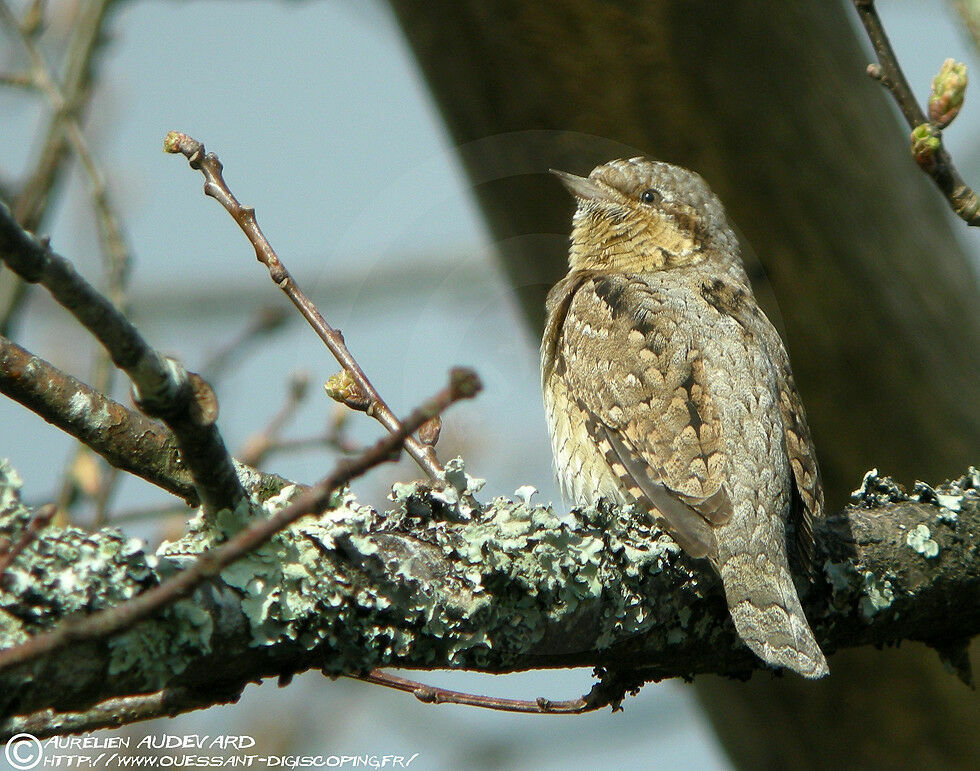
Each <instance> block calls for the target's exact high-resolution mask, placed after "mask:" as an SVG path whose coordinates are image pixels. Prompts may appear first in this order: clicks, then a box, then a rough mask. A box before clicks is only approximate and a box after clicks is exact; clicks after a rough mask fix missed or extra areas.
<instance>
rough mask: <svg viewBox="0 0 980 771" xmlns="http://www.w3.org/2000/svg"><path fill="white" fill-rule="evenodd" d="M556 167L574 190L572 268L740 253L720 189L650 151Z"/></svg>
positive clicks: (637, 267) (651, 264)
mask: <svg viewBox="0 0 980 771" xmlns="http://www.w3.org/2000/svg"><path fill="white" fill-rule="evenodd" d="M552 173H553V174H555V175H556V176H557V177H558V178H559V179H560V180H561V181H562V183H563V184H564V185H565V187H567V188H568V190H569V191H570V192H571V193H572V195H574V196H575V199H576V200H577V202H578V208H577V209H576V211H575V217H574V218H573V220H572V247H571V251H570V253H569V267H570V268H571V269H572V270H596V271H615V272H624V273H642V272H649V271H655V270H664V269H668V268H674V267H681V266H684V265H691V264H695V263H698V262H701V261H702V260H704V259H706V257H708V256H710V254H717V253H719V252H721V253H723V254H724V253H727V254H738V241H737V239H736V238H735V234H734V233H733V232H732V229H731V227H730V226H729V225H728V221H727V219H726V218H725V211H724V209H723V208H722V205H721V202H720V201H719V200H718V198H717V196H715V194H714V193H712V192H711V190H710V189H709V188H708V186H707V184H705V181H704V180H703V179H701V177H700V176H699V175H697V174H695V173H694V172H692V171H688V170H687V169H682V168H680V167H679V166H673V165H671V164H669V163H662V162H660V161H651V160H648V159H646V158H630V159H629V160H616V161H610V162H609V163H606V164H603V165H602V166H597V167H596V168H595V169H593V170H592V173H591V174H590V175H589V176H588V177H578V176H576V175H574V174H568V173H566V172H564V171H554V170H552Z"/></svg>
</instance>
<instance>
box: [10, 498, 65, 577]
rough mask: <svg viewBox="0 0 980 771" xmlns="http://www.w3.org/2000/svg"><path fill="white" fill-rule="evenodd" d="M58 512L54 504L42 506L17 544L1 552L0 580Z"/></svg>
mask: <svg viewBox="0 0 980 771" xmlns="http://www.w3.org/2000/svg"><path fill="white" fill-rule="evenodd" d="M56 511H57V509H56V508H55V507H54V505H53V504H50V503H49V504H47V505H45V506H41V508H39V509H38V510H37V511H36V512H34V516H33V517H31V521H30V522H29V523H28V525H27V527H26V528H25V530H24V532H23V533H22V534H21V536H20V538H19V539H18V540H17V542H16V543H15V544H13V545H11V546H8V547H7V548H6V549H3V550H0V578H2V577H3V574H4V573H6V572H7V568H9V567H10V565H11V563H13V561H14V560H15V559H17V555H18V554H20V553H21V552H22V551H24V549H26V548H27V547H28V546H29V545H30V543H31V541H33V540H34V539H35V538H36V537H37V534H38V533H39V532H41V529H42V528H44V527H45V526H46V525H47V524H48V523H49V522H50V521H51V518H52V517H53V516H54V515H55V512H56Z"/></svg>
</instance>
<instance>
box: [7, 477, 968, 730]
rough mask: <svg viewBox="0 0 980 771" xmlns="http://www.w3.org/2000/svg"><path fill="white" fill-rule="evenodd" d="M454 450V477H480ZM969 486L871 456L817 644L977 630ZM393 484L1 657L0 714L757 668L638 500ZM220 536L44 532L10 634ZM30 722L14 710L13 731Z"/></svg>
mask: <svg viewBox="0 0 980 771" xmlns="http://www.w3.org/2000/svg"><path fill="white" fill-rule="evenodd" d="M450 465H451V466H452V468H453V470H454V471H455V472H457V473H455V474H451V475H450V477H451V478H453V479H457V480H460V479H467V478H466V477H465V474H464V473H462V469H461V468H460V467H459V464H458V463H457V462H453V464H450ZM0 476H3V475H2V474H0ZM6 476H7V482H6V484H5V485H0V502H2V501H4V500H6V501H8V503H7V504H5V505H2V506H0V508H2V509H5V513H4V514H3V516H2V519H0V526H2V528H3V530H4V531H10V532H19V531H20V530H21V529H23V527H25V526H26V523H27V522H28V521H29V518H30V512H28V511H26V510H25V509H23V508H22V507H20V506H19V505H18V504H17V503H16V501H15V499H14V496H13V493H12V492H11V491H12V488H13V485H12V484H11V480H10V478H9V477H10V474H9V471H8V472H7V474H6ZM978 484H980V475H978V474H977V472H976V471H975V470H971V473H970V475H968V476H966V477H964V478H962V479H960V480H958V481H957V482H955V483H952V484H950V485H947V486H944V487H941V488H937V489H936V490H933V489H932V488H928V487H926V486H920V487H919V488H917V490H916V491H915V494H914V495H913V496H908V495H905V494H904V493H902V492H901V491H900V490H899V488H897V487H896V486H895V485H894V484H893V483H892V482H891V481H890V480H888V479H883V478H879V477H877V476H875V475H872V474H869V475H868V477H867V478H866V480H865V483H864V485H863V486H862V490H861V491H860V493H859V495H858V498H857V501H856V503H855V504H854V505H852V506H850V507H849V508H848V509H847V510H845V511H844V512H842V513H841V514H840V515H837V516H835V517H832V518H830V519H829V520H827V521H826V522H823V523H820V524H819V526H818V527H817V528H816V533H817V539H818V541H817V543H818V548H817V564H818V565H819V566H820V568H819V570H818V575H817V578H816V581H815V583H814V584H813V585H812V586H810V587H809V591H808V592H807V596H806V603H805V604H806V610H807V615H808V618H809V619H810V621H811V623H812V626H813V628H814V631H815V633H816V635H817V638H818V640H819V641H820V643H821V645H822V646H823V647H824V650H825V651H827V652H828V653H832V652H833V651H835V650H837V649H839V648H843V647H849V646H855V645H869V644H875V645H882V644H895V643H897V642H899V641H901V640H906V639H911V640H922V641H925V642H927V643H929V644H932V645H935V646H937V647H939V648H941V649H942V650H944V651H949V650H955V649H956V646H957V645H958V644H960V643H961V642H962V641H963V640H965V639H967V638H969V637H970V636H972V635H974V634H977V633H978V632H980V579H978V575H980V550H978V549H977V548H976V543H975V534H976V533H977V532H980V505H978V503H980V498H978V494H977V487H978ZM470 486H471V480H468V479H467V481H466V482H465V484H464V487H466V488H467V489H469V488H470ZM4 488H6V493H3V489H4ZM457 492H458V493H459V494H463V493H465V492H466V490H457ZM289 495H290V492H289V490H284V491H283V493H282V494H281V495H279V496H276V497H274V498H270V499H269V500H267V501H266V502H265V506H266V508H268V509H269V510H274V509H276V508H279V507H282V506H283V505H285V503H286V499H287V498H288V497H289ZM392 496H393V500H394V506H393V508H392V510H391V511H389V512H387V513H384V514H378V513H377V512H375V511H373V510H371V509H369V508H367V507H364V506H362V505H360V504H358V503H357V501H356V500H355V499H354V498H353V497H352V496H350V495H349V494H348V495H346V496H344V497H343V500H342V501H339V500H337V499H335V500H334V503H335V504H338V506H337V508H335V509H333V510H332V511H330V512H328V513H327V514H326V515H324V516H322V517H320V518H306V519H304V520H302V521H300V522H297V523H296V524H294V525H293V526H292V527H290V528H288V529H286V530H283V531H281V532H279V533H277V534H276V535H275V536H274V537H273V538H272V540H271V541H269V542H267V543H265V544H264V545H263V546H261V547H260V548H258V549H257V550H256V551H254V552H252V553H251V554H249V555H247V556H245V557H243V558H242V559H241V560H239V561H238V562H236V563H235V564H234V565H232V566H230V567H224V565H225V564H227V563H226V562H224V559H223V558H219V559H220V561H219V562H217V563H215V562H210V563H208V564H210V566H211V569H210V570H209V571H208V572H210V573H211V574H212V577H213V578H212V581H213V583H212V585H211V586H210V587H207V588H204V587H202V588H199V589H198V590H196V591H195V592H194V593H193V594H191V595H189V596H188V597H187V598H186V599H184V600H181V601H179V602H177V603H175V604H173V605H171V606H169V607H168V608H166V609H165V610H163V611H162V612H160V613H159V614H158V615H157V616H155V617H153V618H145V619H144V620H143V621H142V622H141V623H139V624H138V625H136V626H133V627H132V628H130V629H128V631H126V632H124V633H122V634H119V635H116V636H114V637H112V638H110V639H101V638H100V639H98V640H94V639H85V640H80V639H77V638H76V639H75V643H74V644H73V645H71V646H70V647H67V648H62V649H61V650H60V651H59V652H58V653H57V655H53V656H52V655H45V656H43V657H41V658H37V659H34V660H33V661H31V662H30V663H28V664H20V665H17V666H12V667H8V668H7V669H5V670H4V671H3V672H2V673H0V714H4V715H7V716H8V717H9V716H16V715H29V714H31V713H36V712H38V711H39V710H47V709H51V710H54V712H55V713H59V714H61V713H72V712H78V711H84V710H88V709H91V708H92V707H93V706H94V705H97V704H99V703H101V702H104V701H105V700H106V699H114V698H121V697H123V696H128V695H133V694H152V693H156V692H158V691H161V690H164V689H179V688H189V689H195V690H196V691H198V692H200V693H207V692H208V691H209V689H213V688H217V689H218V691H219V693H222V694H226V695H227V694H230V693H236V692H237V691H238V690H240V688H242V687H244V685H245V684H246V683H248V682H251V681H254V680H255V679H258V678H261V677H267V676H286V677H288V676H289V675H290V674H291V673H293V672H298V671H303V670H305V669H309V668H311V667H317V668H320V669H322V670H323V672H324V673H325V674H329V675H334V676H335V675H342V674H349V673H350V674H360V673H366V672H370V671H372V670H374V669H376V668H378V667H383V666H396V667H402V668H416V669H435V668H456V669H462V668H468V669H479V670H482V671H486V672H508V671H515V670H522V669H540V668H547V667H568V666H601V667H604V668H606V670H607V677H613V678H618V682H619V683H620V684H624V683H631V684H632V686H633V687H635V685H636V684H638V683H640V682H642V681H644V680H651V679H653V680H659V679H662V678H666V677H677V676H681V677H685V678H689V677H692V676H694V675H696V674H699V673H704V672H717V673H721V674H726V675H730V676H736V677H745V676H748V675H749V674H750V673H751V672H752V670H753V669H756V668H758V667H760V666H761V664H760V662H759V661H758V660H757V659H755V658H754V657H753V656H752V655H751V653H750V652H749V651H748V649H747V648H745V646H744V645H743V644H742V643H741V642H739V640H738V638H737V636H736V634H735V632H734V629H733V627H732V625H731V623H730V620H729V617H728V613H727V609H726V606H725V602H724V598H723V595H722V591H721V587H720V585H719V584H718V582H717V580H716V579H715V578H714V576H713V574H712V573H711V571H710V570H707V569H706V568H705V566H704V565H703V564H702V563H701V562H699V561H696V560H691V559H688V558H687V557H686V556H685V555H683V554H680V553H679V552H678V550H677V548H676V546H675V545H674V544H673V543H672V542H671V541H670V540H669V539H667V538H666V537H664V536H662V535H660V534H659V533H658V532H657V531H656V530H651V528H650V527H649V526H648V524H647V523H645V522H643V521H642V520H638V519H637V518H636V517H634V516H633V515H632V513H631V512H629V510H626V511H621V510H619V509H617V508H609V509H607V508H600V509H598V510H596V509H585V510H581V511H576V512H573V513H572V515H570V516H568V517H559V516H557V515H556V514H555V513H554V512H553V511H552V510H551V509H550V508H547V507H544V506H534V505H530V504H529V503H527V502H523V501H521V502H513V501H507V500H504V499H499V498H498V499H496V500H495V501H494V502H493V503H492V505H490V506H488V507H487V508H486V509H485V510H484V511H483V512H482V513H481V514H480V515H479V516H477V517H476V518H474V519H473V520H472V521H469V522H458V521H454V519H453V514H452V512H451V511H450V509H451V506H450V505H447V503H446V497H445V494H444V493H433V492H431V491H430V490H429V489H428V488H427V487H426V486H425V485H423V484H422V483H419V482H415V483H411V484H404V485H395V487H394V489H393V493H392ZM288 510H294V511H295V510H296V509H295V504H293V505H290V506H288V507H287V508H286V509H283V511H288ZM307 510H309V509H307ZM283 511H280V514H278V515H274V516H276V517H280V519H281V515H282V513H283ZM268 521H269V520H263V521H261V522H260V524H262V525H264V524H265V522H268ZM216 537H219V536H216V535H215V533H214V531H213V530H211V529H207V528H203V527H201V526H200V523H198V524H197V525H196V526H195V527H193V528H192V529H191V531H190V532H189V533H188V535H187V536H186V537H185V538H183V539H181V541H179V542H177V543H175V544H170V545H168V546H166V547H164V548H162V549H161V550H160V551H159V552H158V553H157V554H156V555H155V557H153V556H151V555H147V554H145V553H143V552H141V551H139V550H138V549H133V548H132V547H131V546H129V545H128V544H127V543H126V542H125V541H124V540H123V539H122V538H121V537H120V536H119V535H118V534H117V533H114V532H113V531H111V530H109V531H104V532H101V533H98V534H96V535H94V536H92V535H86V534H82V533H80V532H78V531H75V530H65V531H53V532H49V533H48V534H46V535H45V537H44V538H43V539H42V540H40V541H35V542H33V543H32V544H30V545H29V546H28V548H26V549H25V551H24V552H23V553H22V554H21V555H20V556H19V557H18V559H17V560H16V561H15V563H14V564H13V565H12V566H11V567H10V568H9V569H8V572H7V579H6V581H5V583H4V586H3V589H2V592H0V610H2V612H0V645H2V646H3V647H5V648H9V647H10V646H11V645H13V644H16V643H21V642H24V641H26V640H37V639H41V638H40V637H39V635H40V634H41V633H42V632H43V631H44V630H47V629H50V628H52V626H55V625H58V624H59V623H61V622H62V620H63V619H64V618H66V617H69V616H71V615H72V614H73V613H77V612H78V611H80V610H83V609H84V610H85V611H86V612H92V611H95V610H98V609H100V608H112V607H114V606H116V605H118V604H119V603H120V602H122V601H123V600H124V599H126V598H128V597H129V596H131V595H132V594H133V593H134V592H137V591H139V590H141V589H143V588H145V587H146V586H152V585H154V584H160V582H162V581H165V580H166V577H167V576H168V575H171V574H173V573H174V571H175V569H177V568H179V567H181V566H183V565H184V564H186V563H187V562H188V561H192V560H195V559H200V558H199V557H198V556H197V555H200V554H201V553H202V552H205V551H206V550H208V549H210V548H212V547H213V546H214V545H215V544H214V543H213V541H214V539H215V538H216ZM229 545H230V543H229V544H226V545H225V546H222V547H219V549H218V551H217V552H214V551H212V552H211V554H212V558H213V555H214V554H215V553H224V552H222V551H221V550H223V549H226V548H228V546H229ZM234 548H236V549H237V548H238V547H237V546H236V547H234ZM87 555H89V556H87ZM192 564H203V563H198V562H192ZM69 565H70V567H71V569H72V571H73V574H74V576H75V584H73V585H72V586H70V587H65V586H63V585H62V584H59V581H58V578H57V577H58V576H59V575H61V574H62V572H63V571H64V570H65V569H66V568H67V567H68V566H69ZM222 568H223V569H222ZM188 570H191V568H187V569H184V570H183V571H181V572H180V573H177V575H178V576H179V575H181V574H182V573H187V572H188ZM219 571H220V572H219ZM163 585H164V584H160V586H161V587H162V586H163ZM28 587H30V590H28ZM150 591H153V590H150ZM120 607H125V606H124V605H120ZM109 612H110V613H111V612H112V611H111V610H110V611H109ZM90 618H94V616H93V617H90ZM82 623H84V622H82ZM76 628H78V627H76ZM93 631H94V630H93ZM101 631H102V632H104V631H105V629H104V628H103V629H102V630H101ZM8 661H9V659H8ZM219 662H220V665H219ZM620 695H622V694H620ZM51 719H52V720H55V719H56V718H55V717H52V718H51ZM21 724H22V723H19V722H17V720H8V722H7V723H4V724H3V729H2V730H3V732H4V733H9V732H11V731H13V730H15V728H16V727H17V726H18V725H21Z"/></svg>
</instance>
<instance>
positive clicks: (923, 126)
mask: <svg viewBox="0 0 980 771" xmlns="http://www.w3.org/2000/svg"><path fill="white" fill-rule="evenodd" d="M853 2H854V8H855V9H856V10H857V13H858V16H859V17H860V18H861V23H862V24H863V25H864V29H865V31H866V32H867V33H868V39H869V40H870V41H871V45H872V47H873V48H874V51H875V56H876V57H877V58H878V66H877V67H876V66H875V65H872V66H871V67H869V68H868V74H870V75H871V76H872V77H873V78H875V79H876V80H878V81H879V82H880V83H881V84H882V85H883V86H884V87H885V88H886V89H888V92H889V93H890V94H891V95H892V97H893V98H894V99H895V102H896V103H897V104H898V107H899V109H900V110H901V111H902V115H903V116H904V118H905V122H906V123H907V124H908V127H909V129H910V130H911V131H912V132H913V140H915V139H917V138H923V137H924V138H926V139H927V140H928V143H927V147H928V150H927V152H925V153H923V152H921V151H917V150H915V149H913V153H914V155H915V159H916V162H917V163H918V164H919V166H920V168H922V170H923V171H925V172H926V174H928V175H929V177H931V178H932V181H933V182H935V183H936V186H937V187H938V188H939V190H940V191H941V192H942V194H943V195H944V196H945V197H946V200H947V201H949V205H950V207H951V208H952V209H953V211H954V212H955V213H956V215H957V216H958V217H959V218H960V219H962V220H963V221H964V222H966V223H967V224H968V225H980V199H978V197H977V194H976V193H975V192H974V191H973V190H972V189H971V188H970V187H969V186H968V185H967V184H966V182H964V181H963V178H962V177H961V176H960V174H959V172H958V171H957V170H956V167H955V166H954V165H953V159H952V157H951V156H950V154H949V152H947V150H946V148H945V147H944V146H943V144H942V132H941V131H940V129H939V127H938V126H937V125H936V124H934V123H931V122H930V121H929V118H928V117H927V116H926V114H925V112H924V111H923V109H922V107H921V106H920V105H919V103H918V102H917V101H916V99H915V95H914V94H913V93H912V89H911V87H910V86H909V83H908V80H906V78H905V74H904V73H903V72H902V68H901V67H900V66H899V64H898V59H897V58H896V57H895V52H894V51H893V50H892V47H891V43H889V41H888V36H887V35H886V34H885V29H884V26H883V25H882V23H881V19H880V18H879V17H878V12H877V11H876V10H875V4H874V0H853Z"/></svg>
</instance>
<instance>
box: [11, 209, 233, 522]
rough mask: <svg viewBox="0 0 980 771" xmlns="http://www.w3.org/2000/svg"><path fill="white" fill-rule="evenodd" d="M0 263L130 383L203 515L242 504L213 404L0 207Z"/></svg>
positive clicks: (201, 385)
mask: <svg viewBox="0 0 980 771" xmlns="http://www.w3.org/2000/svg"><path fill="white" fill-rule="evenodd" d="M0 260H2V261H3V262H5V263H6V264H7V266H8V267H10V268H11V269H12V270H13V271H14V272H15V273H17V274H18V275H19V276H20V277H21V278H23V279H25V280H26V281H28V282H31V283H40V284H42V285H43V286H44V287H45V289H47V290H48V291H49V292H50V293H51V295H52V296H53V297H54V299H55V300H57V301H58V302H59V303H60V304H61V305H62V306H63V307H65V308H66V309H67V310H68V311H70V312H71V313H72V315H73V316H75V318H76V319H77V320H78V321H79V322H80V323H81V324H82V325H83V326H84V327H85V328H86V329H88V330H89V332H91V333H92V334H93V335H94V336H95V338H96V339H97V340H98V341H99V342H100V343H101V344H102V346H103V347H104V348H105V349H106V350H107V351H108V352H109V355H110V356H111V357H112V361H113V363H114V364H115V365H116V366H117V367H119V368H120V369H122V370H123V371H124V372H125V373H126V374H127V375H128V376H129V378H130V380H131V381H132V384H133V391H134V398H135V399H136V402H137V404H138V405H139V407H140V409H142V410H143V412H145V413H146V414H147V415H149V416H150V417H156V418H160V419H162V420H163V421H164V422H165V423H166V424H167V426H168V427H169V428H170V430H171V431H173V432H174V436H175V437H176V438H177V443H178V446H179V447H180V451H181V457H182V459H183V461H184V464H185V465H186V466H187V468H188V470H189V471H190V473H191V477H192V478H193V479H194V486H195V488H196V489H197V492H198V494H199V495H200V498H201V501H202V502H203V504H204V506H205V507H206V508H207V509H208V510H209V511H218V510H220V509H224V508H232V509H233V508H235V506H237V505H238V504H239V503H240V502H242V501H244V500H245V497H246V496H245V492H244V490H243V489H242V486H241V483H240V482H239V479H238V476H237V474H236V472H235V467H234V464H233V463H232V460H231V456H230V455H229V454H228V451H227V450H226V449H225V446H224V442H223V441H222V439H221V435H220V433H219V432H218V429H217V426H216V425H215V421H216V420H217V417H218V402H217V397H215V395H214V392H213V391H212V390H211V387H210V386H209V385H208V384H207V383H206V382H204V380H202V379H201V378H200V377H198V376H197V375H194V374H193V373H188V372H187V371H186V370H184V368H183V367H182V366H180V365H179V364H178V363H177V362H175V361H173V360H172V359H166V358H164V357H163V356H161V355H160V354H159V353H157V351H155V350H154V349H153V348H151V347H150V345H149V344H148V343H147V342H146V341H145V340H144V339H143V337H142V335H140V333H139V331H138V330H137V329H136V327H134V326H133V325H132V324H131V323H130V322H129V320H128V319H126V317H125V316H123V315H122V313H121V312H120V311H119V310H118V309H117V308H116V307H115V306H114V305H113V304H112V303H111V302H109V301H108V300H107V299H106V298H105V297H104V296H103V295H101V294H100V293H99V292H97V291H96V290H95V289H94V288H93V287H92V286H91V285H90V284H88V283H87V282H86V281H85V279H83V278H82V277H81V276H79V275H78V274H77V273H76V272H75V269H74V267H73V266H72V265H71V263H70V262H68V261H67V260H66V259H65V258H63V257H61V256H59V255H57V254H55V253H54V252H53V251H51V249H50V248H49V247H48V245H47V244H46V243H43V242H41V241H38V240H37V239H36V238H35V237H34V236H33V235H31V234H30V233H28V232H27V231H25V230H24V229H23V228H21V227H20V226H19V225H18V224H17V222H16V221H15V220H14V219H13V217H12V216H11V214H10V211H9V210H8V209H7V207H6V206H3V205H0Z"/></svg>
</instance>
